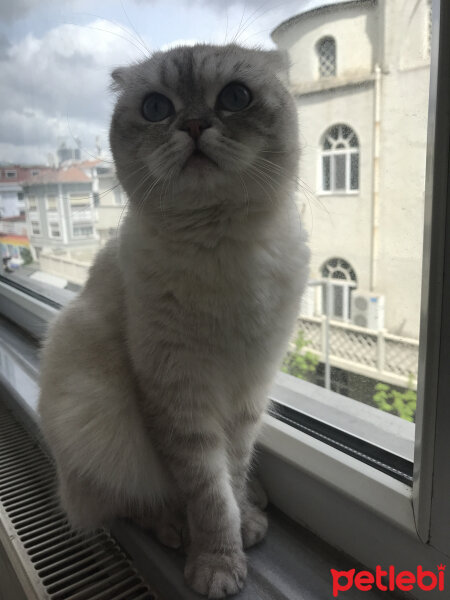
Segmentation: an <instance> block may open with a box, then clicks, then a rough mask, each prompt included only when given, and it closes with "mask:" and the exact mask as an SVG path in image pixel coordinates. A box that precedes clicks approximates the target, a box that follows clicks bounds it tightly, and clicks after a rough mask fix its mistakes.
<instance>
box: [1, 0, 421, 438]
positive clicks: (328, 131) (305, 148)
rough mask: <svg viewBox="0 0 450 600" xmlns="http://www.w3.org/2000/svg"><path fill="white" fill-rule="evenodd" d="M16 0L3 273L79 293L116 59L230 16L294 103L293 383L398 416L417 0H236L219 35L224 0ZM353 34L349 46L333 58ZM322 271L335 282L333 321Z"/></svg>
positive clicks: (111, 183)
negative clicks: (299, 365)
mask: <svg viewBox="0 0 450 600" xmlns="http://www.w3.org/2000/svg"><path fill="white" fill-rule="evenodd" d="M19 4H21V5H22V4H23V5H24V6H25V4H27V8H26V9H25V8H24V9H23V11H24V12H23V13H20V14H19V12H20V11H17V15H16V16H15V17H14V18H13V17H11V20H9V21H8V22H6V20H4V21H0V42H1V40H2V39H3V38H5V40H7V42H5V44H3V45H2V44H1V43H0V46H2V53H1V56H2V60H1V61H0V73H1V74H2V85H3V86H4V89H7V90H8V93H4V94H1V95H0V109H1V114H2V117H3V123H4V125H3V126H2V138H1V139H0V186H2V188H1V190H0V245H1V252H2V256H4V257H5V258H7V257H8V256H11V257H12V256H13V255H14V261H15V269H16V275H17V277H20V276H22V277H23V278H24V279H25V278H29V277H30V276H31V273H32V272H34V271H45V272H47V273H48V274H51V275H52V276H55V277H60V278H61V280H64V281H67V286H70V289H81V288H82V286H83V285H84V283H85V281H86V279H87V277H88V273H89V268H90V266H91V265H92V263H93V262H94V260H95V257H96V255H97V252H98V251H99V249H100V248H102V247H103V246H104V245H105V244H107V243H108V241H109V240H111V238H115V237H116V236H117V235H120V227H121V224H122V223H123V221H124V220H125V219H126V213H127V210H129V202H128V200H129V198H128V197H127V192H126V188H127V185H126V182H124V181H120V180H119V179H120V178H119V176H118V174H117V170H116V167H115V165H114V162H113V160H112V155H111V152H110V150H109V142H108V139H109V138H108V128H109V121H110V118H111V112H112V104H113V102H114V99H113V98H112V97H111V95H110V92H109V91H108V90H109V86H110V82H111V77H110V73H111V71H112V69H114V68H115V67H117V66H120V65H126V64H132V63H135V62H136V61H138V60H140V59H142V58H143V57H144V56H148V54H149V53H151V52H153V51H155V50H157V49H160V48H167V47H168V46H169V45H170V44H175V43H178V42H179V41H180V40H181V39H184V40H198V41H202V42H211V43H218V44H220V43H223V42H224V40H227V41H230V40H232V39H233V38H234V36H235V35H237V34H238V32H239V27H240V23H241V20H242V23H241V29H242V31H241V34H239V35H238V37H237V42H239V43H245V42H246V43H247V45H252V46H254V45H256V44H259V45H261V46H262V47H263V48H267V49H274V48H281V49H282V50H283V51H285V52H286V53H287V55H288V57H289V64H290V67H289V70H288V72H286V73H283V74H281V75H282V77H283V81H284V82H285V85H286V86H287V87H288V89H289V90H290V91H291V92H292V93H293V96H294V102H295V106H296V109H297V112H298V121H299V132H300V142H301V147H302V152H301V159H300V161H299V165H298V166H299V177H298V178H299V181H300V184H299V186H298V190H297V192H296V203H297V206H298V209H299V214H300V215H301V218H302V219H303V222H304V226H305V228H306V230H307V232H308V234H309V245H310V247H311V256H312V258H311V267H310V273H311V275H310V281H309V284H308V291H307V292H306V293H307V294H308V302H306V303H303V304H302V305H303V306H308V309H307V310H308V314H303V313H302V314H300V315H299V319H298V322H297V326H296V331H295V333H294V337H293V339H295V337H296V336H297V335H298V332H299V331H301V332H303V340H304V344H303V346H302V349H301V353H302V356H303V355H304V354H305V353H306V352H309V353H310V354H311V356H313V358H312V359H311V365H312V368H311V369H310V370H308V372H307V374H306V375H305V377H307V378H308V379H309V381H312V382H313V383H317V384H318V385H326V386H327V387H329V388H330V389H335V390H338V391H339V392H340V393H345V394H346V395H348V396H349V397H350V398H351V399H352V400H355V401H358V402H360V403H363V404H365V405H367V406H369V407H371V408H373V409H378V410H380V411H383V414H384V416H386V417H387V418H391V419H392V418H394V417H395V418H398V419H400V418H401V419H402V420H403V421H409V422H410V423H412V422H413V421H414V418H415V394H416V390H417V372H418V371H417V363H418V349H419V316H420V295H421V290H420V286H419V283H418V282H420V280H421V261H422V256H421V248H422V244H421V240H422V234H423V214H424V210H423V209H424V180H425V157H426V129H427V112H428V85H429V74H430V56H429V35H430V30H429V24H430V13H429V9H428V3H427V0H418V1H417V2H404V3H403V4H402V7H401V9H400V8H399V9H398V10H397V9H392V6H395V5H396V4H398V2H397V3H395V2H394V0H387V1H386V2H378V3H375V2H362V3H360V2H356V1H355V2H329V3H326V2H322V3H319V2H315V1H314V2H309V3H302V2H297V3H296V2H281V3H280V2H276V1H275V0H270V1H269V2H268V5H267V7H265V9H264V11H262V12H264V14H263V15H262V16H261V18H260V19H259V17H258V18H257V19H256V20H254V22H253V23H252V22H251V21H252V19H250V21H249V22H248V23H247V21H246V19H247V18H248V14H247V13H245V10H247V9H246V8H245V7H244V4H245V3H244V1H243V0H237V2H236V3H235V5H233V8H230V11H229V15H228V16H229V20H228V31H227V30H226V22H227V19H226V18H224V14H225V13H224V11H223V6H222V5H223V4H226V3H220V2H211V3H208V2H206V1H204V2H202V3H201V6H200V4H199V3H195V2H194V3H190V4H189V6H188V3H186V2H184V3H183V2H181V0H179V1H177V0H166V3H165V2H163V0H154V1H152V2H131V3H127V6H126V11H127V13H128V15H127V16H125V13H124V11H123V10H122V8H121V3H120V0H112V1H111V2H107V3H106V2H103V3H100V2H96V1H95V0H94V1H93V2H92V3H91V4H92V8H91V7H90V9H89V11H88V12H89V13H90V14H87V13H86V14H85V13H83V14H82V15H81V12H82V11H81V12H80V14H78V13H77V12H76V11H75V12H74V11H73V6H72V4H73V2H70V1H69V0H60V2H58V10H56V9H55V10H53V9H52V12H51V19H50V18H47V16H48V14H50V13H47V12H45V11H44V13H45V14H44V13H43V9H42V7H40V5H39V3H38V2H28V3H25V2H22V3H19ZM250 4H251V3H250ZM325 4H327V7H326V10H322V9H323V8H324V7H325ZM219 5H220V6H219ZM281 5H283V6H282V7H281ZM303 5H305V6H303ZM306 5H308V6H306ZM309 5H311V6H312V5H314V10H309V9H310V8H311V6H309ZM55 6H56V5H55ZM248 6H249V4H248ZM255 6H256V5H255ZM167 7H170V9H169V10H170V14H171V19H169V20H167V22H165V23H164V27H162V25H161V20H159V19H155V11H156V13H158V10H160V11H163V12H164V13H167ZM234 7H235V8H236V10H234ZM316 9H317V10H316ZM391 9H392V10H391ZM49 10H50V9H49ZM243 11H244V17H243V18H242V13H243ZM13 12H14V11H13ZM95 14H97V15H99V17H96V16H92V15H95ZM158 14H159V13H158ZM11 15H12V13H11ZM19 17H20V18H19ZM241 18H242V19H241ZM131 24H132V26H131ZM205 24H206V25H205ZM201 25H203V26H201ZM133 28H134V29H135V30H136V31H133ZM244 32H245V33H244ZM368 32H369V33H370V35H368ZM139 36H140V37H141V38H142V40H140V39H139ZM199 38H201V39H199ZM349 39H350V40H351V52H347V51H345V52H344V50H345V49H346V48H347V46H348V40H349ZM384 40H389V44H387V45H384ZM3 46H4V48H3ZM144 46H147V48H145V47H144ZM340 48H342V49H343V51H342V52H341V51H340ZM375 65H380V66H381V70H380V71H378V69H377V68H376V67H375ZM385 65H389V66H391V65H392V68H389V69H385V68H384V66H385ZM68 73H70V77H69V78H68ZM19 75H20V77H19ZM341 76H342V81H341V79H340V77H341ZM336 77H339V79H336ZM377 77H379V79H380V81H379V83H380V85H375V82H376V81H377ZM344 78H345V81H344ZM340 83H345V85H340ZM262 96H263V98H262V99H263V100H264V91H263V92H262ZM193 97H194V96H193ZM214 106H215V104H214V103H213V105H212V106H211V110H213V111H214V110H215V108H214ZM374 106H378V107H380V111H379V115H378V117H379V121H378V120H376V119H377V115H376V114H375V111H374ZM139 115H140V113H139ZM141 116H142V115H140V116H139V119H141ZM216 116H217V118H219V116H218V115H216ZM220 118H222V117H220ZM226 118H227V119H228V121H227V122H228V123H230V124H232V125H233V127H230V131H232V129H233V128H234V127H236V133H237V134H240V133H241V132H242V131H243V130H242V129H241V127H240V125H239V124H238V123H239V120H240V119H241V118H244V113H239V112H235V113H232V114H231V115H227V117H226ZM380 123H381V124H382V126H381V131H382V135H380V134H379V131H380V127H379V125H380ZM136 126H137V125H136ZM148 126H149V127H150V125H148ZM155 127H156V126H155ZM157 127H158V128H159V130H160V131H161V130H162V127H164V126H161V124H159V125H157ZM255 131H256V130H255ZM210 133H211V131H209V132H208V135H209V134H210ZM130 134H131V132H130ZM178 135H180V132H178ZM202 135H203V134H202ZM147 141H148V140H147V139H146V142H145V143H147ZM142 143H143V144H144V142H142ZM144 146H145V144H144ZM405 149H407V152H405ZM266 152H267V150H266V149H264V150H263V152H262V153H261V156H260V158H261V160H262V159H266V160H269V161H272V162H275V167H274V166H273V165H271V166H270V163H269V162H267V163H265V164H266V167H267V168H266V170H265V172H263V171H264V170H263V169H262V167H261V164H262V162H263V160H262V162H261V163H260V164H259V165H258V167H257V168H258V169H260V170H259V171H258V172H257V171H256V170H255V171H253V172H252V173H251V175H252V177H254V178H255V179H256V180H257V181H258V182H259V183H260V184H261V187H262V188H263V192H264V194H270V193H271V184H272V182H271V181H270V178H271V176H273V175H274V174H275V173H280V172H282V171H280V170H279V169H277V167H276V165H277V164H278V162H277V160H278V156H279V155H277V154H276V153H274V154H273V155H272V156H269V154H268V153H266ZM361 157H362V158H363V159H362V158H361ZM377 164H378V165H379V168H378V169H375V170H374V165H377ZM147 167H148V163H146V164H145V165H138V164H135V163H134V162H133V160H131V157H130V166H129V167H128V171H127V173H128V174H129V175H131V174H132V173H133V169H134V170H135V172H134V176H135V177H136V178H140V179H139V181H140V182H141V184H142V185H143V186H144V187H145V184H146V182H148V181H149V180H150V179H151V178H150V175H149V172H148V170H147ZM272 168H273V171H272V173H271V172H270V169H272ZM240 175H241V174H240ZM375 178H377V179H376V180H375ZM249 179H250V178H249ZM252 181H253V184H254V183H255V181H254V180H252ZM172 183H173V181H172V182H171V181H167V182H166V186H165V187H164V189H163V190H161V194H160V197H158V202H159V200H161V205H159V204H158V209H161V210H164V207H165V206H167V200H168V198H169V196H170V193H171V185H172ZM239 185H240V184H239ZM247 187H248V186H247ZM6 188H7V189H6ZM242 189H243V190H244V187H242ZM374 189H375V190H377V193H376V194H375V193H374ZM355 191H358V193H355ZM322 192H326V193H325V194H323V193H322ZM333 192H336V193H333ZM142 206H143V207H144V203H143V204H142ZM375 209H376V210H375ZM142 214H144V212H143V213H142ZM170 214H171V213H170V211H167V217H168V218H170ZM373 214H376V215H377V222H376V223H373V219H372V215H373ZM405 215H408V216H409V217H408V218H407V219H406V218H405ZM374 225H375V227H374ZM118 232H119V233H118ZM17 249H19V250H18V252H17ZM42 256H45V261H44V260H43V259H42V258H41V257H42ZM327 280H331V281H332V282H334V283H333V285H334V287H333V296H332V297H330V298H328V300H330V305H331V310H330V314H327V302H326V300H327V297H326V294H327V292H326V287H325V284H326V281H327ZM336 282H339V285H336ZM341 284H342V285H341ZM305 310H306V309H305ZM349 316H350V318H349V319H348V317H349ZM337 317H339V318H337ZM342 317H345V318H344V320H342ZM327 318H328V319H329V323H328V325H329V326H328V328H326V325H325V323H326V319H327ZM327 336H328V337H327ZM326 341H327V343H326ZM326 347H329V348H330V349H331V350H330V352H329V353H328V354H327V351H326ZM291 351H292V347H291ZM314 361H315V362H314ZM314 365H315V366H314ZM328 368H330V370H331V374H332V377H331V379H332V381H331V383H328V384H327V383H326V378H325V371H326V370H327V369H328ZM300 379H301V377H299V380H300ZM383 386H387V387H383ZM378 414H380V413H378ZM411 427H412V425H411Z"/></svg>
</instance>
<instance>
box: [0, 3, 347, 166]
mask: <svg viewBox="0 0 450 600" xmlns="http://www.w3.org/2000/svg"><path fill="white" fill-rule="evenodd" d="M339 1H342V0H327V2H326V3H327V4H332V3H334V2H339ZM320 3H325V2H324V0H322V2H321V1H320V0H232V1H231V2H230V1H225V0H99V1H98V0H0V81H1V86H2V93H1V94H0V163H10V164H49V163H50V164H51V162H52V160H53V161H54V160H55V157H56V150H57V148H58V146H59V145H60V144H61V143H65V144H66V145H67V146H68V147H75V145H76V140H79V142H80V143H81V148H82V157H83V158H84V159H91V158H95V157H97V156H99V152H100V156H103V157H107V156H108V153H109V144H108V126H109V119H110V116H111V112H112V107H113V103H114V96H113V94H112V92H110V91H109V83H110V73H111V71H112V69H113V68H115V67H117V66H121V65H126V64H128V63H130V62H132V61H135V60H136V59H139V58H144V57H146V56H148V54H149V53H151V52H152V51H154V50H159V49H165V48H168V47H170V46H171V45H174V44H178V43H189V44H191V43H195V42H212V43H218V44H222V43H225V42H229V41H231V40H234V41H237V42H238V43H241V44H243V45H247V46H254V45H259V46H262V47H267V48H272V47H274V44H273V42H272V40H271V38H270V32H271V31H272V30H273V29H274V28H275V27H276V26H277V25H279V24H280V23H281V22H282V21H283V20H285V19H287V18H289V17H290V16H293V15H295V14H297V13H298V12H299V11H300V10H303V9H308V8H311V7H314V6H315V5H317V4H320Z"/></svg>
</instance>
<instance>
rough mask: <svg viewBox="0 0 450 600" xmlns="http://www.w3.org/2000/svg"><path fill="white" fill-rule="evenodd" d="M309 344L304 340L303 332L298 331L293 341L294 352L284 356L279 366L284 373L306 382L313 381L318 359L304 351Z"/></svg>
mask: <svg viewBox="0 0 450 600" xmlns="http://www.w3.org/2000/svg"><path fill="white" fill-rule="evenodd" d="M309 343H310V342H309V340H305V336H304V334H303V331H302V330H299V332H298V334H297V337H296V339H295V350H292V351H289V352H288V353H287V354H286V356H285V358H284V361H283V364H282V366H281V370H282V371H283V372H284V373H288V374H289V375H293V376H294V377H298V378H299V379H304V380H306V381H313V380H314V375H315V373H316V368H317V365H318V364H319V359H318V358H317V356H316V355H315V354H313V353H312V352H309V351H308V350H305V349H304V348H305V346H307V345H308V344H309Z"/></svg>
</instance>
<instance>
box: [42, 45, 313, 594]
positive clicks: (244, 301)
mask: <svg viewBox="0 0 450 600" xmlns="http://www.w3.org/2000/svg"><path fill="white" fill-rule="evenodd" d="M285 66H286V65H285V64H284V56H283V55H282V54H280V53H278V52H276V51H260V50H252V49H246V48H242V47H239V46H237V45H227V46H210V45H196V46H193V47H177V48H174V49H171V50H169V51H167V52H156V53H155V54H153V55H152V56H151V57H150V58H149V59H148V60H145V61H143V62H140V63H139V64H133V65H131V66H128V67H124V68H118V69H116V70H115V71H114V72H113V74H112V77H113V88H114V90H115V91H116V93H117V102H116V105H115V109H114V114H113V116H112V121H111V129H110V141H111V149H112V153H113V156H114V160H115V164H116V169H117V174H118V178H119V180H120V182H121V184H122V186H123V187H124V189H125V190H126V192H127V195H128V198H129V210H128V213H127V215H126V218H125V220H124V223H123V225H122V226H121V228H120V231H119V233H118V236H117V238H116V239H112V240H111V241H110V242H108V243H107V245H106V246H105V247H104V248H103V249H102V250H101V251H100V252H99V254H98V256H97V258H96V260H95V263H94V265H93V266H92V268H91V271H90V276H89V279H88V282H87V283H86V286H85V287H84V289H83V291H82V292H81V294H80V295H79V296H78V297H77V298H76V299H75V300H74V301H73V302H72V303H71V304H70V305H69V306H68V307H67V308H65V309H64V310H63V311H62V312H61V314H60V315H59V316H58V318H57V319H56V322H55V323H54V324H53V326H52V327H51V331H50V333H49V336H48V339H47V342H46V344H45V347H44V350H43V360H42V375H41V396H40V414H41V421H42V429H43V432H44V435H45V438H46V440H47V442H48V444H49V447H50V449H51V451H52V453H53V455H54V458H55V461H56V465H57V471H58V479H59V489H60V497H61V502H62V505H63V506H64V508H65V509H66V511H67V513H68V516H69V519H70V521H71V522H72V524H73V525H74V526H75V527H77V528H82V529H91V528H96V527H98V526H100V525H102V524H105V523H108V522H109V521H111V520H112V519H114V518H117V517H128V518H132V519H134V520H136V521H138V522H139V523H141V524H142V525H143V526H146V527H149V528H151V529H153V530H154V531H155V533H156V535H157V536H158V537H159V539H160V540H161V541H162V542H163V543H165V544H167V545H169V546H173V547H177V546H179V545H181V543H182V541H183V540H182V536H184V541H185V543H186V551H187V560H186V567H185V577H186V580H187V583H188V584H189V585H190V586H191V587H192V588H193V589H194V590H195V591H197V592H199V593H201V594H205V595H207V596H209V597H210V598H221V597H223V596H226V595H229V594H234V593H236V592H238V591H239V590H240V589H241V588H242V586H243V584H244V581H245V577H246V569H247V567H246V557H245V553H244V549H245V548H248V547H250V546H252V545H253V544H255V543H257V542H259V541H260V540H261V539H262V538H263V537H264V535H265V533H266V529H267V518H266V515H265V513H264V512H263V511H262V510H261V509H260V508H259V507H258V506H257V504H256V503H255V501H254V499H253V498H252V497H251V495H250V494H249V490H248V485H247V477H248V472H249V468H250V463H251V459H252V450H253V446H254V443H255V440H256V437H257V434H258V430H259V428H260V424H261V419H262V415H263V413H264V410H265V408H266V406H267V394H268V389H269V386H270V384H271V381H272V379H273V377H274V375H275V373H276V371H277V369H278V367H279V363H280V360H281V358H282V356H283V353H284V351H285V348H286V345H287V341H288V338H289V335H290V332H291V330H292V328H293V325H294V322H295V318H296V315H297V313H298V307H299V299H300V296H301V293H302V290H303V288H304V286H305V283H306V279H307V271H308V262H309V251H308V249H307V246H306V236H305V234H304V232H303V230H302V227H301V224H300V222H299V214H298V211H297V209H296V206H295V201H294V194H295V183H296V173H297V167H298V162H299V147H298V135H297V111H296V107H295V103H294V101H293V99H292V97H291V96H290V94H289V93H288V91H287V90H286V88H285V87H284V85H283V84H282V82H281V80H280V78H279V73H280V71H282V70H283V69H284V68H285ZM186 539H188V541H187V542H186Z"/></svg>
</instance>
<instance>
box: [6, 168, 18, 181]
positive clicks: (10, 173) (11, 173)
mask: <svg viewBox="0 0 450 600" xmlns="http://www.w3.org/2000/svg"><path fill="white" fill-rule="evenodd" d="M16 177H17V171H16V170H15V169H5V178H6V179H15V178H16Z"/></svg>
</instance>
